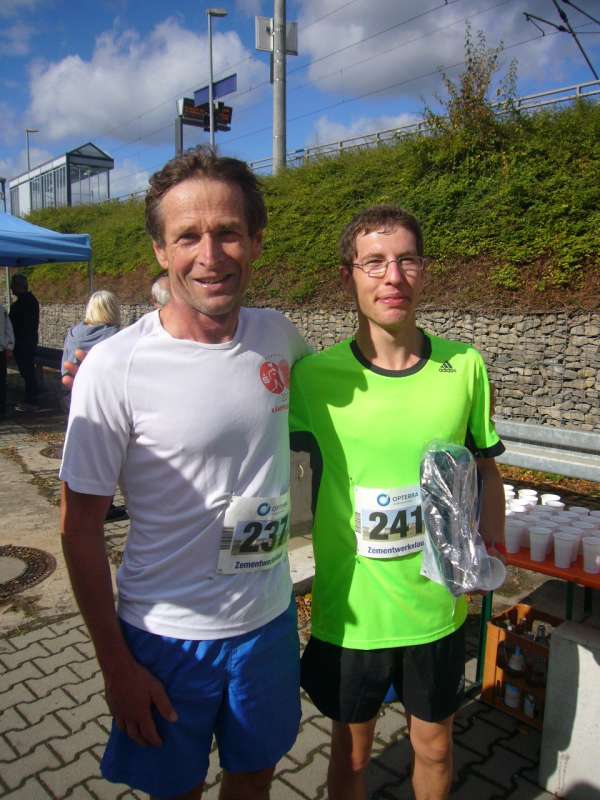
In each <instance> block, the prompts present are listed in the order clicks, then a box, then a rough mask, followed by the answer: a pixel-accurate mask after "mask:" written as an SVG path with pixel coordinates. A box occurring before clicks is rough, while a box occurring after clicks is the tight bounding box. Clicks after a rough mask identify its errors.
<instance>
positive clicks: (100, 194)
mask: <svg viewBox="0 0 600 800" xmlns="http://www.w3.org/2000/svg"><path fill="white" fill-rule="evenodd" d="M114 165H115V162H114V161H113V159H112V158H111V157H110V156H109V155H108V154H107V153H105V152H104V151H103V150H101V149H100V148H99V147H97V146H96V145H95V144H92V142H88V143H87V144H83V145H81V147H77V148H75V150H70V151H69V152H68V153H65V154H64V155H62V156H58V157H57V158H54V159H51V160H50V161H46V162H45V163H44V164H40V165H39V166H36V167H34V168H33V169H32V170H30V171H29V172H25V173H23V174H22V175H17V177H16V178H11V179H10V180H9V182H8V189H9V193H10V206H11V212H12V214H13V215H14V216H17V217H25V216H27V214H29V213H30V212H31V211H36V210H37V209H39V208H60V207H61V206H79V205H89V204H92V203H102V202H104V201H105V200H108V199H109V198H110V170H111V169H113V167H114Z"/></svg>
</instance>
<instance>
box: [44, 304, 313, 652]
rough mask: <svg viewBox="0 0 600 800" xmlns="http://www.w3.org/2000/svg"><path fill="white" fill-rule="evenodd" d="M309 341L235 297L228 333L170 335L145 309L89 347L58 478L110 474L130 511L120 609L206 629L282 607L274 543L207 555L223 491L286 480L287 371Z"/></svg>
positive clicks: (237, 626) (269, 491)
mask: <svg viewBox="0 0 600 800" xmlns="http://www.w3.org/2000/svg"><path fill="white" fill-rule="evenodd" d="M308 350H309V348H308V346H307V345H306V343H305V342H304V340H303V339H302V337H301V336H300V334H299V333H298V331H297V330H296V329H295V328H294V326H293V325H292V324H291V323H290V322H289V321H288V320H287V319H286V318H285V317H284V316H283V315H282V314H280V313H279V312H277V311H272V310H258V309H247V308H243V309H241V312H240V319H239V324H238V327H237V331H236V334H235V337H234V339H233V340H232V341H230V342H225V343H223V344H216V345H208V344H200V343H198V342H193V341H189V340H187V339H175V338H173V337H172V336H171V335H170V334H169V333H167V331H166V330H165V329H164V328H163V327H162V325H161V322H160V318H159V315H158V311H154V312H152V313H150V314H147V315H145V316H144V317H142V318H141V319H140V320H139V321H138V322H136V323H135V324H134V325H131V326H130V327H129V328H126V329H125V330H123V331H121V332H120V333H118V334H116V335H115V336H113V337H112V338H110V339H107V340H106V341H104V342H101V343H100V344H98V345H96V347H94V349H93V350H92V351H91V352H90V353H89V355H88V356H87V358H86V359H85V361H84V363H83V364H82V366H81V368H80V370H79V374H78V376H77V380H76V382H75V387H74V390H73V397H72V402H71V411H70V416H69V425H68V429H67V436H66V440H65V446H64V454H63V462H62V465H61V470H60V477H61V479H62V480H64V481H66V482H67V483H68V485H69V487H70V488H71V489H72V490H73V491H76V492H81V493H83V494H94V495H104V496H110V495H112V494H113V493H114V491H115V488H116V486H117V484H118V483H120V484H121V487H122V489H123V492H124V494H125V496H126V498H127V507H128V511H129V516H130V519H131V527H130V531H129V536H128V539H127V544H126V547H125V551H124V555H123V563H122V565H121V567H120V569H119V571H118V574H117V585H118V590H119V615H120V616H121V617H122V618H123V619H124V620H126V621H127V622H130V623H131V624H133V625H135V626H137V627H140V628H143V629H145V630H149V631H151V632H153V633H159V634H162V635H165V636H173V637H176V638H180V639H218V638H224V637H227V636H235V635H238V634H241V633H246V632H248V631H251V630H254V629H255V628H257V627H259V626H261V625H263V624H265V623H266V622H269V621H270V620H272V619H274V618H275V617H276V616H277V615H279V614H280V613H282V612H283V611H284V610H285V609H286V608H287V606H288V604H289V600H290V593H291V588H292V586H291V580H290V575H289V565H288V561H287V555H284V557H283V559H282V560H281V561H280V562H279V563H277V564H276V565H275V566H272V567H271V568H267V569H261V570H257V571H252V570H247V571H244V572H241V573H238V574H222V573H221V572H220V571H218V569H217V566H218V562H219V551H220V548H221V549H222V546H223V545H222V537H223V528H224V524H223V523H224V517H225V512H226V511H227V509H228V508H229V507H230V504H231V502H232V498H233V497H243V498H277V497H280V496H282V495H284V494H285V493H286V492H287V490H288V486H289V444H288V441H289V434H288V391H289V390H288V386H289V371H290V368H291V366H292V364H293V363H294V361H296V360H297V359H298V358H301V357H302V356H304V355H305V354H306V353H307V352H308ZM262 505H263V506H266V504H262ZM260 507H261V508H262V506H260ZM259 513H262V512H259Z"/></svg>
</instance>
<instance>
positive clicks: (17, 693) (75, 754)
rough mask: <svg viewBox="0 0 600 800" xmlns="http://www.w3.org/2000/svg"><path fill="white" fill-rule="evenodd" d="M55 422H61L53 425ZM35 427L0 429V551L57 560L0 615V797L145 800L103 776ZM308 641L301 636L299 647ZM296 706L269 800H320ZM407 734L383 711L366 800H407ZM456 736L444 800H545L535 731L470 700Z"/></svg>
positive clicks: (393, 712)
mask: <svg viewBox="0 0 600 800" xmlns="http://www.w3.org/2000/svg"><path fill="white" fill-rule="evenodd" d="M57 424H62V423H61V421H60V420H58V422H57ZM35 425H37V426H38V429H39V428H40V427H43V426H42V425H41V423H37V422H36V423H35ZM35 425H34V423H32V424H31V425H27V424H26V423H25V422H17V421H15V420H14V419H13V420H10V421H9V422H7V423H4V424H0V506H1V507H2V509H3V513H4V520H5V521H7V524H6V526H5V527H4V528H3V530H2V531H1V532H0V544H8V543H12V544H20V545H28V546H29V545H30V546H37V547H41V548H42V549H44V550H46V551H48V552H51V553H52V554H53V555H54V556H55V558H56V559H57V569H56V571H55V573H53V574H52V575H51V576H49V577H48V578H47V579H46V580H44V581H43V582H42V583H40V584H38V585H37V586H35V587H33V588H31V589H28V590H25V591H24V592H22V593H20V594H18V595H15V596H14V598H13V600H12V601H10V602H8V603H4V604H3V605H2V606H1V607H0V612H1V613H0V633H1V634H2V635H0V798H2V800H44V799H45V798H53V800H66V799H67V798H70V799H72V800H90V798H92V800H94V799H95V800H104V799H105V798H106V799H107V800H108V799H109V798H110V799H111V800H112V798H115V800H116V799H117V798H141V797H145V795H143V794H141V793H139V792H135V791H131V790H130V789H128V788H127V787H125V786H118V785H113V784H109V783H107V782H105V781H104V780H102V779H101V778H100V774H99V761H100V758H101V754H102V749H103V744H104V742H105V741H106V737H107V733H108V730H109V728H110V716H109V714H108V711H107V707H106V704H105V701H104V697H103V684H102V679H101V675H100V672H99V668H98V665H97V663H96V660H95V658H94V654H93V647H92V645H91V642H90V641H89V638H88V635H87V632H86V629H85V626H84V625H83V622H82V619H81V617H80V615H79V614H78V613H77V611H76V609H75V607H74V605H73V603H72V600H70V599H69V596H68V593H67V592H65V588H64V584H65V581H66V576H65V574H64V567H63V566H61V557H60V546H59V544H58V536H57V535H56V531H57V528H58V516H57V510H56V499H57V492H56V484H57V480H56V470H57V467H58V462H56V463H55V464H54V465H53V464H52V463H51V462H50V461H49V460H48V459H42V458H41V457H40V456H39V450H40V447H41V446H42V445H43V441H41V440H40V438H39V436H38V435H37V434H36V429H35ZM40 475H42V476H43V478H44V480H40ZM5 509H6V510H7V511H6V512H5ZM7 515H8V516H7ZM126 532H127V523H123V522H119V523H111V524H110V525H107V527H106V534H107V545H108V551H109V554H110V557H111V563H112V564H113V566H114V564H115V563H116V562H117V561H118V558H119V553H120V549H121V546H122V543H123V541H124V538H125V536H126ZM61 569H62V571H61ZM476 627H477V626H476V624H474V625H473V628H474V629H476ZM306 634H307V632H306V630H304V631H302V637H303V638H304V639H305V638H306ZM474 647H475V642H474V640H473V639H472V637H471V640H470V661H469V663H468V665H467V667H468V674H469V673H470V674H471V675H472V673H473V666H474V664H473V653H474ZM302 708H303V713H302V723H301V728H300V734H299V736H298V739H297V741H296V743H295V745H294V747H293V748H292V749H291V751H290V752H289V753H288V755H287V756H286V757H285V758H283V759H282V760H281V762H280V764H279V765H278V769H277V772H276V776H275V780H274V782H273V788H272V792H271V800H320V798H326V796H327V791H326V774H327V766H328V763H329V754H330V747H329V722H328V721H327V720H326V719H324V718H323V717H322V716H321V715H320V714H319V712H318V711H317V710H316V708H315V707H314V706H313V705H312V703H311V702H310V700H309V699H308V698H307V697H303V699H302ZM406 730H407V729H406V718H405V716H404V713H403V710H402V707H401V706H400V705H399V704H393V705H388V706H386V707H385V709H384V711H383V712H382V714H381V717H380V720H379V723H378V727H377V732H376V737H375V744H374V757H373V759H372V762H371V764H370V766H369V769H368V775H367V780H368V787H369V794H370V797H371V798H372V800H404V799H405V798H409V797H411V791H410V779H409V748H408V743H407V739H406ZM455 732H456V738H455V761H456V765H455V776H456V780H455V784H454V788H453V791H452V798H461V800H505V799H506V800H551V798H552V797H553V795H550V794H549V793H547V792H545V791H543V790H542V789H540V788H539V787H538V786H537V785H536V775H537V765H538V754H539V747H540V734H539V733H538V732H537V731H534V730H532V729H530V728H527V727H525V726H522V725H520V724H519V723H518V722H516V721H515V720H514V719H512V718H510V717H508V716H506V715H504V714H502V713H501V712H500V711H497V710H495V709H493V708H490V707H488V706H485V705H483V704H482V703H481V702H479V701H478V700H476V699H475V700H469V701H468V702H467V703H466V704H465V705H464V707H463V708H462V709H461V710H460V712H459V713H458V715H457V719H456V725H455ZM219 784H220V771H219V765H218V758H217V755H216V752H213V753H212V756H211V761H210V769H209V773H208V777H207V783H206V791H205V797H206V800H217V797H218V793H219Z"/></svg>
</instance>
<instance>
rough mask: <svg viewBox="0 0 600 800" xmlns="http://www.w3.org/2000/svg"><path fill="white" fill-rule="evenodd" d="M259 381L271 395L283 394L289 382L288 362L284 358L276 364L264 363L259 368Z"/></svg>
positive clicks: (272, 362) (274, 362)
mask: <svg viewBox="0 0 600 800" xmlns="http://www.w3.org/2000/svg"><path fill="white" fill-rule="evenodd" d="M260 379H261V381H262V382H263V384H264V386H265V388H267V389H268V390H269V391H270V392H272V393H273V394H283V392H285V390H286V389H287V387H288V385H289V382H290V367H289V364H288V362H287V361H286V360H285V359H284V358H283V359H282V360H281V361H278V362H276V361H264V362H263V363H262V364H261V367H260Z"/></svg>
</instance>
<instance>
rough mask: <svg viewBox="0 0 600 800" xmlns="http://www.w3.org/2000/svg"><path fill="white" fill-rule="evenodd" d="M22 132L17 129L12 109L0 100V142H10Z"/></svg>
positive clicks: (7, 143) (6, 143)
mask: <svg viewBox="0 0 600 800" xmlns="http://www.w3.org/2000/svg"><path fill="white" fill-rule="evenodd" d="M22 133H23V132H22V131H19V125H18V123H17V117H16V114H15V112H14V109H13V108H11V106H9V105H8V103H4V102H2V101H0V142H1V143H2V144H5V145H9V144H12V143H13V142H15V141H16V140H17V137H18V135H22Z"/></svg>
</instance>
